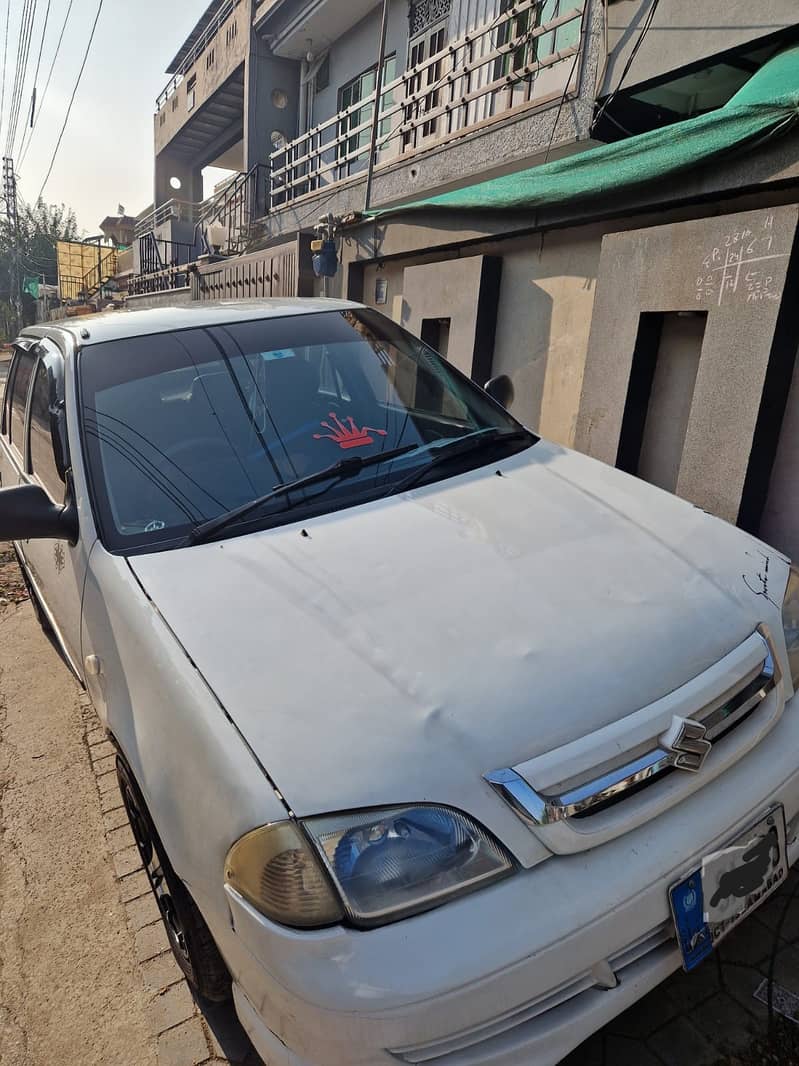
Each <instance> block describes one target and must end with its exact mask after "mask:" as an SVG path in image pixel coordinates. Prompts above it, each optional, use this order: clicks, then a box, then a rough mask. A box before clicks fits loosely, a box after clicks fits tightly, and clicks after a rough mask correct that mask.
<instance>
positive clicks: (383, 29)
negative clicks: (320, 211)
mask: <svg viewBox="0 0 799 1066" xmlns="http://www.w3.org/2000/svg"><path fill="white" fill-rule="evenodd" d="M388 5H389V0H383V16H382V19H381V21H380V45H379V47H378V50H377V77H376V78H375V106H374V111H373V113H372V136H371V139H370V141H369V169H368V171H367V173H366V195H365V197H364V205H363V213H364V214H365V215H366V214H368V213H369V207H370V206H371V203H372V181H373V179H374V174H375V163H376V162H377V137H378V133H379V130H380V104H381V103H382V99H383V67H384V66H385V65H386V36H387V33H388Z"/></svg>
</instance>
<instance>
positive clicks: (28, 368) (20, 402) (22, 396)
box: [10, 349, 36, 453]
mask: <svg viewBox="0 0 799 1066" xmlns="http://www.w3.org/2000/svg"><path fill="white" fill-rule="evenodd" d="M35 362H36V350H35V349H33V350H31V351H27V352H20V353H19V356H18V359H17V364H16V370H15V371H14V380H13V382H12V385H11V420H10V421H11V442H12V443H13V444H15V445H16V446H17V449H18V450H19V452H20V453H22V449H23V444H22V442H23V440H24V430H25V404H26V402H27V399H28V386H29V385H30V380H31V374H32V372H33V365H34V363H35Z"/></svg>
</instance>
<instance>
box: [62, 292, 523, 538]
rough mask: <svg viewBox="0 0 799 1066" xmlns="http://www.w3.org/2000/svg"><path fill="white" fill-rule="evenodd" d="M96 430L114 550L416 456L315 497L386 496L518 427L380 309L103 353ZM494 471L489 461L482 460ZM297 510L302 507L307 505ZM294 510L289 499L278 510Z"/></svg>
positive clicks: (92, 441)
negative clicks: (485, 434) (314, 483)
mask: <svg viewBox="0 0 799 1066" xmlns="http://www.w3.org/2000/svg"><path fill="white" fill-rule="evenodd" d="M79 373H80V377H81V393H82V398H83V401H82V402H83V409H82V424H83V434H84V441H85V443H86V449H87V457H88V461H89V466H90V477H91V479H92V482H93V485H94V490H95V499H96V501H97V506H98V508H99V515H98V517H99V519H100V523H101V526H102V528H103V536H104V538H105V539H106V543H107V544H108V546H109V547H114V548H116V547H118V548H124V547H126V546H128V545H132V546H138V545H139V544H149V543H156V542H158V541H165V540H168V539H169V538H170V536H171V537H173V538H174V537H175V536H176V535H180V534H181V533H183V534H185V533H186V532H188V531H189V530H190V529H191V528H192V527H193V526H194V525H196V524H197V523H200V522H202V521H204V520H206V519H210V518H214V517H216V516H217V515H219V514H221V513H223V512H225V511H228V510H230V509H232V508H236V507H239V506H241V505H243V504H246V503H248V502H249V501H251V500H253V499H255V498H257V497H259V496H262V495H265V494H266V493H269V492H271V491H272V489H274V488H275V486H277V485H282V484H286V483H288V482H291V481H295V480H297V479H299V478H305V477H307V476H309V475H313V474H315V473H318V472H320V471H322V470H326V469H327V468H328V467H330V466H331V465H332V464H334V463H336V462H338V461H339V460H340V459H345V458H349V457H356V458H357V457H361V456H362V457H366V456H369V455H375V454H376V453H379V452H384V451H385V452H389V451H393V450H395V449H398V448H406V449H408V455H407V457H403V458H401V459H398V460H397V461H392V462H390V463H389V462H387V463H386V465H385V466H382V465H375V466H371V467H369V468H365V469H364V471H363V474H362V475H357V476H351V477H348V478H346V479H345V480H344V481H342V483H341V484H340V485H336V484H333V485H331V486H328V487H327V488H325V487H324V486H322V488H321V489H319V490H309V492H308V494H303V495H304V498H305V500H306V501H307V502H309V503H310V502H311V500H312V499H313V498H315V497H314V492H315V491H316V492H317V493H318V498H319V499H320V500H322V499H324V503H323V504H322V506H323V508H324V509H325V510H329V511H333V510H337V509H340V508H341V507H343V506H352V505H353V504H355V503H358V502H361V501H363V502H365V501H367V500H369V499H374V498H375V497H376V496H380V495H385V494H386V493H387V492H389V491H390V489H391V484H392V483H393V482H396V483H397V484H398V483H399V482H400V480H401V479H402V478H403V477H405V476H407V475H408V473H409V471H410V470H411V469H412V467H413V466H414V465H416V466H417V467H418V466H419V465H421V464H426V463H428V462H429V461H430V452H429V451H428V449H429V448H431V447H432V448H434V447H436V446H437V445H439V444H441V443H442V442H445V441H447V440H449V439H451V438H458V437H463V436H466V435H471V434H475V433H479V432H481V431H482V430H484V429H490V428H497V429H500V430H504V429H508V430H513V429H516V428H518V424H517V423H515V422H514V421H513V420H512V419H511V418H510V416H508V415H506V414H505V413H504V412H502V411H501V410H500V409H499V408H497V407H496V405H495V404H493V403H492V401H491V400H489V398H488V397H487V396H486V395H485V393H483V392H482V390H480V389H477V388H476V387H475V386H474V385H473V384H472V383H471V382H469V381H468V379H466V378H464V377H463V376H462V375H460V374H458V373H457V372H456V371H454V370H453V369H452V367H451V366H450V365H449V364H447V363H446V361H445V360H443V359H441V357H439V356H437V355H436V354H435V353H434V352H432V351H431V350H430V348H428V347H427V346H426V345H424V344H423V343H422V342H421V341H418V340H417V339H416V338H414V337H412V336H411V335H410V334H408V333H406V332H405V331H404V330H403V329H402V328H401V327H399V326H397V325H396V324H395V323H392V322H391V321H390V320H389V319H386V318H384V317H383V316H382V315H379V314H374V315H373V314H372V313H371V312H369V311H366V310H358V311H357V312H356V311H352V312H349V311H347V312H344V313H341V312H325V313H316V314H303V315H295V316H287V317H286V318H275V319H263V320H253V321H245V322H237V323H231V324H230V325H223V326H222V325H220V326H214V327H209V328H204V329H188V330H181V331H176V332H173V333H163V334H156V335H153V336H149V337H143V338H128V339H125V340H117V341H109V342H104V343H101V344H91V345H87V346H86V347H84V349H83V350H82V352H81V354H80V360H79ZM475 461H476V462H479V460H475ZM295 500H296V497H295V499H294V500H290V502H292V503H293V502H295ZM278 506H280V507H282V508H283V510H284V511H286V519H285V520H286V521H288V520H289V518H288V509H287V505H286V501H285V499H284V500H283V501H281V503H280V504H279V505H278Z"/></svg>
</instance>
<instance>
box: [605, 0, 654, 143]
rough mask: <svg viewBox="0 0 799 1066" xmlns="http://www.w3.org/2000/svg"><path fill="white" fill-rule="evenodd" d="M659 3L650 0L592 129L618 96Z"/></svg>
mask: <svg viewBox="0 0 799 1066" xmlns="http://www.w3.org/2000/svg"><path fill="white" fill-rule="evenodd" d="M659 3H660V0H652V6H651V8H650V9H649V12H648V14H647V16H646V18H645V19H644V24H643V26H642V27H641V32H640V33H639V35H638V39H637V40H636V42H635V44H634V45H633V47H632V50H631V51H630V54H629V56H628V57H627V62H626V63H625V64H624V69H623V70H622V72H621V77H620V78H619V80H618V82H617V84H616V88H615V89H614V90H613V92H612V93H611V94H610V96H609V97H608V98H607V99H606V100H605V102H604V103H603V104H602V106H601V107H600V109H599V111H597V113H596V115H595V116H594V121H593V122H592V124H591V129H592V130H594V129H596V127H597V123H598V122H599V120H600V119H601V118H602V116H603V115H604V114H605V112H606V111H607V109H608V108H609V107H610V105H611V104H612V103H613V101H614V100H615V99H616V97H617V96H618V94H619V91H620V89H621V87H622V85H623V84H624V81H625V79H626V78H627V75H628V74H629V73H630V68H631V67H632V65H633V63H634V62H635V57H636V56H637V55H638V52H639V51H640V49H641V45H642V44H643V43H644V40H645V39H646V35H647V34H648V33H649V30H650V28H651V26H652V23H653V22H654V19H655V13H656V11H657V9H658V4H659Z"/></svg>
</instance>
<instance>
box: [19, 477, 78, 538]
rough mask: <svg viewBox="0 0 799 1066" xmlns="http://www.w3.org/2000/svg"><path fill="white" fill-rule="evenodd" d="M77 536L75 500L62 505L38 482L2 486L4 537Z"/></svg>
mask: <svg viewBox="0 0 799 1066" xmlns="http://www.w3.org/2000/svg"><path fill="white" fill-rule="evenodd" d="M77 539H78V516H77V511H76V509H75V505H74V503H67V505H66V506H64V507H59V506H57V504H54V503H53V501H52V500H51V499H50V497H49V496H48V495H47V493H46V492H45V491H44V489H42V488H39V486H38V485H19V486H17V487H16V488H12V489H0V540H68V541H70V543H72V544H74V543H75V542H76V541H77Z"/></svg>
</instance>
